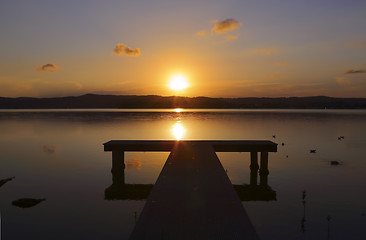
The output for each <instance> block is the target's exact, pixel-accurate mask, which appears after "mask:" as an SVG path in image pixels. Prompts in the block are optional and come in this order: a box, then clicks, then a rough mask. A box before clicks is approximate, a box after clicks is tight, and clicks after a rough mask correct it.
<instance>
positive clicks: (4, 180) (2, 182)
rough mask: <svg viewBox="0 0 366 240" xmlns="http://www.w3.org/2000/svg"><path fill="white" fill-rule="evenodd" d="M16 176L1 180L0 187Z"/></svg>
mask: <svg viewBox="0 0 366 240" xmlns="http://www.w3.org/2000/svg"><path fill="white" fill-rule="evenodd" d="M14 178H15V177H10V178H5V179H1V180H0V187H2V186H3V185H4V184H5V183H7V182H9V181H11V180H13V179H14Z"/></svg>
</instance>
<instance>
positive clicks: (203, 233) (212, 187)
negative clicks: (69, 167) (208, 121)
mask: <svg viewBox="0 0 366 240" xmlns="http://www.w3.org/2000/svg"><path fill="white" fill-rule="evenodd" d="M129 142H131V141H129ZM132 142H133V141H132ZM159 142H160V141H159ZM172 142H174V143H171V142H168V141H167V142H165V143H164V144H166V145H170V144H173V146H172V149H171V153H170V155H169V157H168V160H167V161H166V163H165V165H164V167H163V169H162V171H161V173H160V175H159V177H158V179H157V181H156V184H155V186H154V187H153V190H152V192H151V193H150V196H149V197H148V199H147V202H146V204H145V206H144V208H143V211H142V212H141V214H140V217H139V219H138V221H137V223H136V226H135V228H134V230H133V232H132V234H131V236H130V239H132V240H134V239H139V240H141V239H178V240H179V239H200V240H201V239H258V236H257V234H256V232H255V229H254V227H253V225H252V223H251V222H250V219H249V217H248V215H247V213H246V212H245V210H244V207H243V205H242V203H241V202H240V200H239V197H238V196H237V194H236V192H235V191H234V188H233V186H232V184H231V182H230V180H229V178H228V177H227V174H226V173H225V170H224V168H223V167H222V165H221V163H220V160H219V159H218V157H217V155H216V153H215V149H214V144H212V142H213V141H211V143H210V142H207V141H181V142H177V141H172ZM116 143H119V144H120V143H122V142H121V141H117V142H114V141H112V143H111V145H109V144H105V145H104V146H105V147H106V149H107V150H106V151H112V150H116V148H115V147H116V145H115V146H113V144H116ZM126 143H127V142H126ZM139 143H142V142H139ZM150 143H151V142H150ZM154 143H157V142H153V144H154ZM160 143H161V142H160ZM135 144H136V142H135ZM157 144H158V145H159V143H157ZM164 144H162V145H161V148H159V150H164V149H165V147H167V146H166V145H164ZM127 145H128V144H127ZM127 145H125V147H126V148H125V149H124V150H128V149H139V148H140V147H141V146H140V147H137V148H136V145H135V146H134V147H132V145H130V146H127ZM110 146H111V147H110ZM119 146H120V147H121V145H119ZM109 147H110V148H109ZM144 147H146V146H144ZM118 149H120V150H121V148H118ZM166 151H168V150H166ZM169 151H170V150H169Z"/></svg>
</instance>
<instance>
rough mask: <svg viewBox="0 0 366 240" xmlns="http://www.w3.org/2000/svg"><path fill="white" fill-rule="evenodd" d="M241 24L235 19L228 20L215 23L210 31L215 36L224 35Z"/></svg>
mask: <svg viewBox="0 0 366 240" xmlns="http://www.w3.org/2000/svg"><path fill="white" fill-rule="evenodd" d="M240 24H241V23H240V22H239V21H238V20H236V19H235V18H228V19H225V20H223V21H219V22H217V23H216V24H215V25H214V26H213V27H212V29H211V31H212V32H214V33H216V34H222V33H226V32H228V31H231V30H234V29H237V28H238V27H239V25H240Z"/></svg>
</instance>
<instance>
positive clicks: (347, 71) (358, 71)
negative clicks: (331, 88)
mask: <svg viewBox="0 0 366 240" xmlns="http://www.w3.org/2000/svg"><path fill="white" fill-rule="evenodd" d="M353 73H366V70H362V69H360V70H354V69H349V70H346V71H345V72H344V74H353Z"/></svg>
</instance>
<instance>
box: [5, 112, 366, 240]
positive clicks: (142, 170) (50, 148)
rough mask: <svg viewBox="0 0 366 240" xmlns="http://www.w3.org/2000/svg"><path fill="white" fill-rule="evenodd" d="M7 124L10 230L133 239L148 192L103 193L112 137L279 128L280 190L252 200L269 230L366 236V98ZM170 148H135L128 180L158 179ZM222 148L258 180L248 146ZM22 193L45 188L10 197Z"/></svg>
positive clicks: (274, 234) (244, 174)
mask: <svg viewBox="0 0 366 240" xmlns="http://www.w3.org/2000/svg"><path fill="white" fill-rule="evenodd" d="M0 133H1V134H0V179H4V178H8V177H12V176H15V179H13V180H12V181H10V182H8V183H6V184H4V185H3V186H2V187H1V188H0V210H1V217H2V234H3V238H4V239H24V238H33V239H66V238H67V239H102V238H108V239H127V238H128V236H129V234H130V232H131V231H132V228H133V226H134V224H135V221H136V219H137V218H138V216H139V213H141V210H142V208H143V206H144V203H145V200H105V197H104V190H105V189H106V188H107V187H109V186H110V185H111V183H112V176H111V173H110V168H111V153H110V152H104V151H103V146H102V144H103V143H104V142H107V141H109V140H112V139H123V140H136V139H142V140H147V139H154V140H159V139H179V140H184V139H196V140H202V139H203V140H272V141H274V142H276V143H278V144H279V145H278V152H277V153H270V154H269V170H270V174H269V179H268V180H269V185H270V186H271V187H272V188H273V189H274V190H275V191H276V194H277V201H249V202H243V206H244V208H245V209H246V211H247V213H248V215H249V217H250V219H251V221H252V223H253V224H254V226H255V228H256V230H257V232H258V235H259V236H260V238H261V239H328V238H329V239H346V238H347V239H349V236H350V235H351V237H352V238H351V239H366V233H365V231H364V228H365V227H366V190H365V189H366V188H365V180H366V177H365V171H366V157H365V154H366V150H365V148H364V146H366V111H363V110H347V111H345V110H240V109H238V110H214V109H209V110H188V111H187V110H183V111H174V110H171V109H163V110H156V109H154V110H151V109H146V110H109V109H108V110H106V109H98V110H41V111H40V110H27V111H23V110H3V111H1V112H0ZM273 136H275V138H273ZM340 136H344V139H340V140H338V137H340ZM282 143H284V146H282ZM310 149H314V150H316V153H315V154H314V153H310ZM168 154H169V153H168V152H155V153H151V152H128V153H126V157H125V162H126V170H125V182H126V183H131V184H132V183H133V184H153V183H154V182H155V181H156V179H157V177H158V175H159V172H160V170H161V168H162V167H163V164H164V162H165V160H166V159H167V157H168ZM218 156H219V158H220V160H221V162H222V164H223V166H224V168H225V169H226V170H227V173H228V176H229V178H230V179H231V181H232V182H233V184H247V183H249V173H250V169H249V162H250V156H249V153H218ZM332 161H337V162H338V163H339V165H332V164H331V162H332ZM304 191H305V192H306V196H305V201H303V192H304ZM23 197H33V198H46V199H47V200H46V201H44V202H42V203H40V204H39V205H37V206H35V207H33V208H27V209H21V208H17V207H15V206H12V205H11V202H12V201H14V200H16V199H19V198H23Z"/></svg>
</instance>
